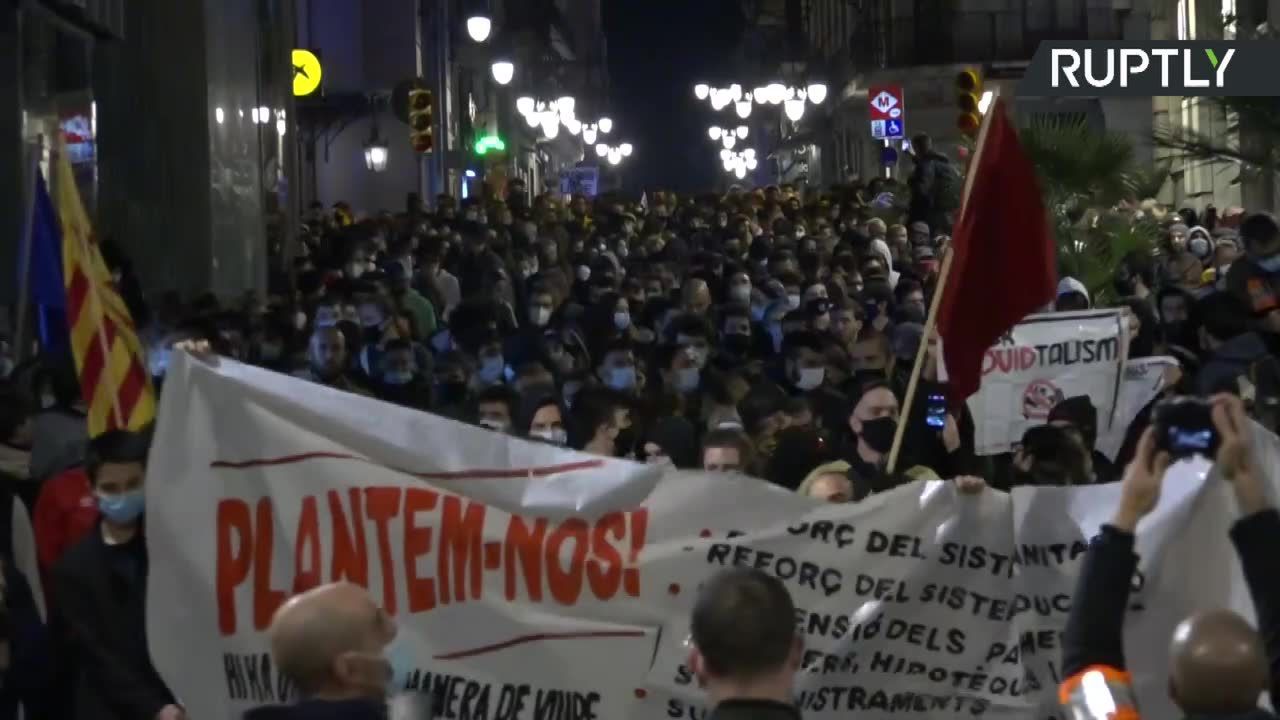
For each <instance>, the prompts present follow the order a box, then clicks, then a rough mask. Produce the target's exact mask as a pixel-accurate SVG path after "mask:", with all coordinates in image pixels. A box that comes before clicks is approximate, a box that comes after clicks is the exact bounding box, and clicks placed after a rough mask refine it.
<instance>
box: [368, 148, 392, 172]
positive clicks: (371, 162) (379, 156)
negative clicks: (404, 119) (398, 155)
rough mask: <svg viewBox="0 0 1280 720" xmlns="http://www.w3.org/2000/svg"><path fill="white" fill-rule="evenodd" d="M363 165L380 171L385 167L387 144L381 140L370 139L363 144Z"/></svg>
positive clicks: (374, 170)
mask: <svg viewBox="0 0 1280 720" xmlns="http://www.w3.org/2000/svg"><path fill="white" fill-rule="evenodd" d="M364 166H365V167H366V168H368V169H370V170H372V171H373V172H376V173H380V172H382V171H383V170H386V169H387V146H386V143H384V142H382V141H381V140H370V141H369V144H368V145H365V146H364Z"/></svg>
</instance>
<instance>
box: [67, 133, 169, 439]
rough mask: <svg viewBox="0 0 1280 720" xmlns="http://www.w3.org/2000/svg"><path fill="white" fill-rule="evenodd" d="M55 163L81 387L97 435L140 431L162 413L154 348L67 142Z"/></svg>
mask: <svg viewBox="0 0 1280 720" xmlns="http://www.w3.org/2000/svg"><path fill="white" fill-rule="evenodd" d="M53 162H54V167H53V176H54V177H53V203H54V207H55V208H56V210H57V214H58V220H59V223H60V224H61V225H62V278H63V283H64V284H65V285H66V290H67V324H68V325H69V326H70V330H71V349H72V352H73V353H74V354H75V358H76V369H77V370H78V371H79V373H80V392H81V394H82V395H83V396H84V399H85V403H86V404H87V405H88V407H89V437H97V436H99V435H101V434H102V433H104V432H107V431H108V430H140V429H142V428H144V427H145V426H146V425H147V424H148V423H150V422H151V421H152V420H154V419H155V416H156V396H155V390H154V389H153V388H152V387H151V377H150V376H149V375H148V373H147V363H146V353H144V352H143V349H142V343H141V342H139V341H138V334H137V332H136V330H135V329H134V327H133V318H132V317H130V315H129V309H128V308H127V307H126V306H125V304H124V300H123V299H122V298H121V297H120V293H119V292H117V291H116V288H115V283H114V282H113V281H112V279H111V273H110V271H108V270H107V264H106V262H105V261H103V259H102V252H101V251H100V250H99V249H98V239H97V237H96V236H94V234H93V227H92V226H91V225H90V223H89V216H88V213H86V212H85V209H84V204H83V203H81V202H80V191H79V189H78V188H77V187H76V180H75V176H74V175H73V174H72V172H71V163H70V162H69V161H68V159H67V153H66V147H65V145H64V144H62V143H59V146H58V149H57V151H56V152H55V153H54V158H53Z"/></svg>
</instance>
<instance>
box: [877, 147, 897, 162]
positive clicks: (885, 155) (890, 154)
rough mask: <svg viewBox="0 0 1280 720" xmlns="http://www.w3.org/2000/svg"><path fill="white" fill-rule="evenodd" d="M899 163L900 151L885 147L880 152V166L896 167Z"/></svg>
mask: <svg viewBox="0 0 1280 720" xmlns="http://www.w3.org/2000/svg"><path fill="white" fill-rule="evenodd" d="M897 162H898V150H897V148H893V147H885V148H883V149H881V150H880V164H881V165H894V164H897Z"/></svg>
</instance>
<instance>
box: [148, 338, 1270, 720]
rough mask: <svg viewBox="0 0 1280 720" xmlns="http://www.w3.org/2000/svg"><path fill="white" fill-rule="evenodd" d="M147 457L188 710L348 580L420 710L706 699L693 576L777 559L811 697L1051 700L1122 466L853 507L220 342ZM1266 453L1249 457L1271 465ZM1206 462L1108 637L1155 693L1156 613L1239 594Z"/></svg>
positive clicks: (239, 676)
mask: <svg viewBox="0 0 1280 720" xmlns="http://www.w3.org/2000/svg"><path fill="white" fill-rule="evenodd" d="M174 360H175V361H174V363H173V365H172V366H171V368H170V370H169V374H168V376H167V379H166V383H165V390H164V394H163V399H162V407H161V410H160V420H159V427H158V430H157V435H156V437H155V441H154V445H153V450H152V455H151V458H150V462H149V466H148V480H147V507H148V511H147V546H148V549H149V552H150V560H151V573H150V576H149V586H148V603H147V605H148V607H147V611H148V612H147V614H148V618H147V627H148V635H149V642H150V647H151V650H152V655H153V658H154V661H155V665H156V667H157V668H158V669H159V671H160V672H161V674H162V675H163V677H164V678H165V680H166V681H167V682H168V683H169V684H170V686H171V688H172V689H173V691H174V692H175V693H176V694H177V696H178V697H179V698H180V700H181V701H182V702H183V703H184V704H185V705H186V707H187V708H188V710H189V712H190V715H191V717H192V718H194V719H195V720H207V719H210V718H219V719H221V718H227V719H230V718H239V716H240V713H241V712H243V711H244V710H245V709H248V708H250V707H255V706H258V705H261V704H268V703H278V702H287V701H288V700H289V699H291V693H290V690H289V686H288V683H287V682H286V681H285V680H284V679H283V678H281V677H279V676H278V675H277V674H276V673H275V672H274V670H273V667H272V664H271V662H270V660H269V649H268V643H267V639H266V637H265V631H266V629H267V626H268V624H269V621H270V618H271V615H272V612H273V611H274V610H275V608H276V607H278V606H279V604H280V603H281V602H283V600H284V599H285V598H286V597H287V596H288V594H289V593H291V592H293V591H294V590H295V589H300V588H305V587H309V586H311V585H313V584H315V583H320V582H328V581H331V580H335V579H349V580H352V581H354V582H358V583H360V584H361V585H363V586H365V587H366V588H367V589H368V590H369V592H370V594H371V596H372V597H373V598H374V600H375V601H376V602H378V603H380V604H381V605H382V606H383V607H385V608H386V610H387V611H388V612H389V613H391V614H392V615H393V616H394V617H395V619H396V621H397V623H398V625H399V627H400V631H401V632H403V633H408V634H409V635H408V637H409V640H410V645H411V648H412V650H413V651H414V659H415V661H416V664H417V667H418V668H419V672H418V673H416V674H415V676H414V677H413V680H412V683H411V684H412V685H413V686H414V687H420V688H430V690H431V692H433V693H435V695H436V698H437V702H438V703H439V705H438V714H439V717H440V718H441V720H604V719H609V720H612V719H614V718H634V719H635V720H640V719H641V718H653V717H668V718H681V717H683V718H689V719H690V720H701V719H702V718H703V717H704V714H705V708H703V707H702V705H701V704H700V702H701V696H700V693H699V691H698V689H697V687H696V683H695V682H693V681H692V678H691V677H690V674H689V672H688V669H687V668H686V667H684V664H683V663H684V661H685V658H686V657H687V652H688V650H687V648H686V647H685V645H684V641H685V638H686V637H687V634H688V613H689V609H690V607H691V604H692V601H693V598H694V595H695V593H696V590H697V588H698V585H699V583H700V582H701V581H702V580H703V579H704V578H705V577H707V576H708V574H710V573H712V572H714V571H716V570H717V569H720V568H723V567H727V566H730V565H735V564H737V565H749V566H753V567H757V568H760V569H761V570H763V571H765V572H768V573H770V574H772V575H775V576H777V577H779V578H780V579H782V580H783V581H784V582H785V584H786V585H787V587H788V589H789V590H790V592H791V594H792V596H793V597H794V599H795V602H796V606H797V608H799V610H800V612H799V613H798V616H797V618H796V621H797V624H798V627H799V629H800V630H801V631H802V632H803V634H804V641H805V645H806V652H805V666H806V670H805V671H804V672H803V673H802V674H801V676H800V677H799V678H798V688H797V690H798V697H797V700H798V702H799V704H800V706H801V709H802V711H803V712H804V714H805V716H806V717H808V718H829V719H831V720H834V719H835V718H837V717H848V716H849V714H850V713H857V716H858V717H860V718H864V717H865V718H889V717H898V718H902V717H907V718H915V719H919V720H924V719H933V718H937V719H938V720H942V719H943V718H947V719H950V718H955V717H957V716H964V717H981V718H1028V717H1035V718H1048V717H1056V718H1061V717H1063V716H1062V714H1061V713H1059V712H1057V711H1056V709H1055V708H1054V694H1055V690H1054V689H1055V685H1056V683H1057V682H1058V681H1059V680H1060V679H1061V678H1060V672H1061V669H1060V654H1061V640H1062V638H1061V630H1062V628H1063V626H1064V623H1065V621H1066V617H1067V613H1068V611H1069V609H1070V605H1071V594H1072V592H1073V589H1074V585H1075V579H1076V575H1077V573H1078V569H1079V565H1080V556H1081V555H1082V554H1083V553H1084V552H1085V549H1086V543H1087V539H1088V538H1089V537H1091V536H1092V535H1093V534H1094V533H1095V532H1096V530H1097V528H1098V526H1099V525H1100V524H1101V523H1102V522H1105V521H1106V520H1107V519H1108V518H1109V517H1110V515H1111V514H1112V511H1113V509H1114V507H1115V505H1116V502H1117V498H1118V486H1116V485H1109V486H1100V487H1085V488H1024V489H1018V490H1015V491H1014V492H1013V493H1012V494H1004V493H998V492H994V491H987V492H985V493H983V494H982V495H980V496H977V497H957V496H956V495H955V493H954V489H953V487H952V486H951V485H949V484H948V483H932V484H924V483H914V484H911V485H907V486H904V487H901V488H898V489H896V490H894V491H892V492H889V493H885V494H882V495H877V496H874V497H872V498H870V499H869V500H868V501H866V502H863V503H861V504H857V505H828V504H821V503H817V502H815V501H812V500H809V499H807V498H802V497H799V496H797V495H795V494H793V493H788V492H784V491H781V490H778V489H776V488H773V487H771V486H768V485H766V484H764V483H760V482H756V481H751V480H747V479H744V478H741V477H734V476H720V475H714V474H706V473H671V474H670V475H667V476H665V477H661V478H659V477H657V476H656V475H655V471H654V469H653V468H649V467H645V466H640V465H634V464H630V463H626V462H622V461H617V460H611V459H602V458H598V457H591V456H586V455H582V454H578V453H572V452H567V451H560V450H557V449H555V448H552V447H549V446H543V445H534V444H529V443H525V442H523V441H518V440H514V439H511V438H505V437H502V436H499V435H495V434H493V433H490V432H488V431H485V430H480V429H476V428H471V427H466V426H463V425H460V424H457V423H454V422H451V421H447V420H443V419H440V418H437V417H434V416H431V415H427V414H423V413H415V412H412V411H409V410H405V409H402V408H397V407H392V406H388V405H384V404H381V403H378V402H376V401H373V400H370V399H366V398H359V397H354V396H351V395H346V394H342V393H339V392H336V391H333V390H329V389H327V388H322V387H318V386H315V385H312V384H308V383H305V382H303V381H300V380H296V379H292V378H288V377H285V376H281V375H277V374H274V373H270V372H267V371H264V370H258V369H254V368H250V367H247V366H243V365H239V364H237V363H233V362H229V361H222V362H221V363H220V364H219V365H218V366H217V367H211V366H208V365H205V364H203V363H200V362H198V361H193V360H191V359H190V358H189V357H188V356H186V355H183V354H179V355H177V356H175V359H174ZM1275 461H1276V457H1275V455H1274V453H1273V454H1272V455H1270V456H1268V457H1267V459H1266V461H1264V464H1262V467H1264V468H1274V467H1276V463H1275ZM1206 468H1207V463H1205V462H1203V461H1198V462H1190V461H1189V462H1184V463H1179V464H1178V465H1176V466H1175V468H1174V469H1173V470H1171V471H1170V473H1171V476H1170V477H1169V478H1168V479H1167V481H1166V483H1165V489H1164V492H1163V493H1162V494H1161V498H1160V505H1159V507H1158V508H1157V510H1156V512H1155V513H1153V515H1152V516H1151V517H1149V518H1148V519H1147V520H1146V521H1144V523H1143V525H1142V526H1141V528H1140V532H1139V536H1138V550H1139V553H1140V554H1141V556H1142V561H1141V563H1140V572H1139V573H1138V574H1137V575H1136V576H1135V577H1134V579H1133V586H1134V593H1133V595H1132V599H1131V602H1130V612H1129V614H1128V618H1127V629H1126V632H1127V635H1128V636H1127V647H1128V650H1129V653H1128V656H1129V660H1130V663H1131V667H1132V668H1133V670H1134V672H1135V674H1136V678H1137V685H1138V690H1139V694H1140V698H1141V701H1142V703H1143V711H1144V713H1146V712H1150V714H1151V716H1152V717H1157V716H1161V715H1167V714H1169V713H1170V712H1172V709H1171V708H1170V707H1169V705H1168V702H1167V700H1166V699H1165V696H1164V693H1165V687H1166V683H1165V678H1164V671H1165V667H1166V658H1165V657H1164V653H1165V652H1166V648H1167V647H1168V638H1169V634H1170V632H1171V630H1172V628H1173V626H1174V624H1175V623H1176V622H1177V620H1179V619H1180V618H1182V617H1184V616H1185V615H1186V614H1188V613H1189V612H1190V611H1191V610H1192V609H1194V608H1203V607H1212V606H1215V605H1219V606H1220V605H1226V604H1231V603H1234V604H1235V605H1236V606H1238V607H1239V606H1246V605H1247V601H1246V600H1244V599H1243V598H1244V597H1245V596H1244V595H1243V592H1242V588H1243V587H1244V586H1243V580H1242V579H1241V577H1240V571H1239V568H1238V564H1237V562H1236V560H1235V557H1234V553H1233V551H1232V549H1231V547H1230V544H1229V541H1228V538H1227V527H1228V526H1229V523H1230V522H1231V518H1232V514H1231V510H1230V507H1229V505H1230V503H1229V501H1228V500H1227V497H1226V489H1225V488H1224V487H1223V486H1222V484H1221V483H1218V482H1214V481H1213V480H1210V481H1208V482H1205V480H1204V474H1205V471H1206Z"/></svg>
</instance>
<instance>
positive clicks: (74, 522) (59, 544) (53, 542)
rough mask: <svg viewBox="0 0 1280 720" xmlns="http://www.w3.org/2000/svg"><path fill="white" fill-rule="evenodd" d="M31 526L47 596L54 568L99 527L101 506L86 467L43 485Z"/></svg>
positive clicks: (69, 471)
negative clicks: (72, 548)
mask: <svg viewBox="0 0 1280 720" xmlns="http://www.w3.org/2000/svg"><path fill="white" fill-rule="evenodd" d="M32 522H33V525H34V526H35V534H36V553H37V556H38V558H39V561H40V575H41V580H43V581H44V587H45V592H46V594H48V592H49V591H50V590H51V589H52V587H53V583H52V579H53V578H52V572H53V566H54V565H55V564H57V562H58V560H59V559H60V558H61V557H62V554H63V553H64V552H66V551H67V549H68V548H70V547H71V546H73V545H75V544H76V543H77V542H79V541H80V540H81V539H83V538H84V537H85V535H88V534H89V531H91V530H93V528H94V527H95V526H96V525H97V523H98V503H97V501H96V500H95V499H94V497H93V490H92V488H90V487H89V476H88V475H87V474H86V473H85V470H84V468H83V467H76V468H71V469H70V470H64V471H62V472H61V473H58V474H57V475H54V476H53V477H51V478H49V479H48V480H47V481H46V482H45V483H44V487H42V488H40V495H39V497H37V498H36V510H35V518H34V519H33V521H32ZM46 602H48V600H47V599H46Z"/></svg>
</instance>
